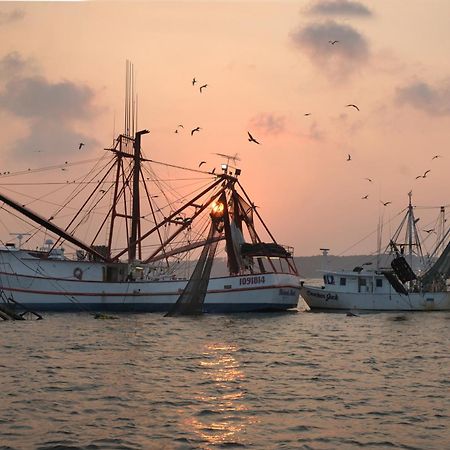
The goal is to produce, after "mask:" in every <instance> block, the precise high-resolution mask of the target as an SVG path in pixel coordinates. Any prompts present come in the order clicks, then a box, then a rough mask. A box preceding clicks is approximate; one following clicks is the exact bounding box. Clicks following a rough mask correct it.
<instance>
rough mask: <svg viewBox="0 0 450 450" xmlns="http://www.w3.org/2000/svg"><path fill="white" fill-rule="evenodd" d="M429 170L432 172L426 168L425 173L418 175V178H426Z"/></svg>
mask: <svg viewBox="0 0 450 450" xmlns="http://www.w3.org/2000/svg"><path fill="white" fill-rule="evenodd" d="M428 172H431V170H426V171H425V172H424V174H423V175H417V177H416V180H417V178H426V176H427V173H428Z"/></svg>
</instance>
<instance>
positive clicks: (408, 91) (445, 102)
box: [396, 80, 450, 116]
mask: <svg viewBox="0 0 450 450" xmlns="http://www.w3.org/2000/svg"><path fill="white" fill-rule="evenodd" d="M396 100H397V102H398V103H399V104H402V105H409V106H412V107H413V108H416V109H418V110H421V111H424V112H426V113H428V114H431V115H434V116H445V115H450V80H446V81H444V82H443V83H442V84H441V86H435V87H433V86H430V85H429V84H428V83H426V82H424V81H415V82H412V83H410V84H409V85H408V86H405V87H400V88H397V91H396Z"/></svg>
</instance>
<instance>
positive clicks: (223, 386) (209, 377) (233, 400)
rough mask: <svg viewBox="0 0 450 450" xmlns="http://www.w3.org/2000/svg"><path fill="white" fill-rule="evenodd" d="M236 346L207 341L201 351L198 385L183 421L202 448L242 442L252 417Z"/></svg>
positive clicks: (252, 420)
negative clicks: (200, 440)
mask: <svg viewBox="0 0 450 450" xmlns="http://www.w3.org/2000/svg"><path fill="white" fill-rule="evenodd" d="M237 350H238V347H237V346H236V345H231V344H226V343H208V344H205V347H204V350H203V352H202V356H203V359H202V360H201V361H200V370H201V379H202V383H201V387H202V389H201V392H199V394H198V396H196V398H195V400H197V403H196V405H195V408H194V413H193V416H192V417H191V418H190V419H188V420H187V425H188V426H189V427H190V428H191V429H192V430H193V431H194V432H195V433H196V434H197V435H198V436H199V437H200V438H201V439H202V440H203V441H204V442H205V443H206V445H205V448H210V446H211V447H212V446H214V445H217V444H224V443H229V444H232V443H234V444H243V443H244V442H243V440H244V437H243V435H245V431H246V428H247V426H248V425H249V424H251V423H254V422H255V421H256V420H255V417H254V416H252V415H251V414H249V413H248V406H247V405H246V403H245V392H244V389H243V386H242V385H243V382H244V381H245V373H244V372H243V370H241V367H240V363H239V361H238V360H237V359H236V358H235V356H234V353H235V352H236V351H237Z"/></svg>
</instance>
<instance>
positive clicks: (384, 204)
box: [380, 200, 392, 206]
mask: <svg viewBox="0 0 450 450" xmlns="http://www.w3.org/2000/svg"><path fill="white" fill-rule="evenodd" d="M380 202H381V203H382V204H383V206H387V205H390V204H391V203H392V202H383V201H382V200H380Z"/></svg>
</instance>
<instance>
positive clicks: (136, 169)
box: [129, 130, 149, 262]
mask: <svg viewBox="0 0 450 450" xmlns="http://www.w3.org/2000/svg"><path fill="white" fill-rule="evenodd" d="M147 133H149V131H148V130H141V131H138V132H137V133H136V136H135V139H134V144H133V147H134V166H133V204H132V209H131V236H130V242H129V245H130V247H129V249H130V251H129V255H130V262H133V261H134V260H136V248H137V241H138V233H139V232H140V227H139V221H140V217H141V206H140V199H139V177H140V173H141V136H142V135H143V134H147Z"/></svg>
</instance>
